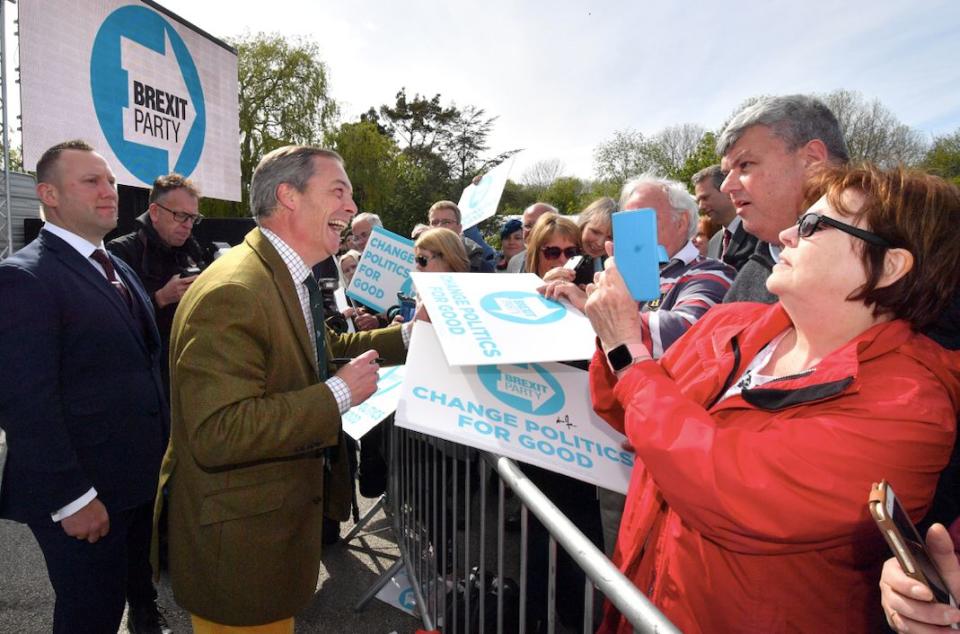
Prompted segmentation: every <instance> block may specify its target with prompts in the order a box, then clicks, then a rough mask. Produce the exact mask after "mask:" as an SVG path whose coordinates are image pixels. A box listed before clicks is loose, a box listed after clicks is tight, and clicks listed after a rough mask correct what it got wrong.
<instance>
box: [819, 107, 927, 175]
mask: <svg viewBox="0 0 960 634" xmlns="http://www.w3.org/2000/svg"><path fill="white" fill-rule="evenodd" d="M817 96H818V97H820V99H821V100H823V102H824V103H825V104H826V105H827V107H828V108H830V110H832V111H833V114H834V115H836V117H837V121H838V122H839V123H840V129H841V130H843V136H844V139H846V141H847V150H848V151H849V153H850V159H851V160H853V161H870V162H872V163H876V164H878V165H880V166H882V167H893V166H894V165H897V164H904V165H917V164H919V163H920V162H921V161H922V160H923V157H924V154H925V153H926V150H927V144H926V142H925V141H924V139H923V135H921V134H920V132H918V131H917V130H914V129H913V128H911V127H909V126H907V125H906V124H903V123H901V122H900V120H899V119H898V118H897V116H896V115H895V114H893V112H891V111H890V109H889V108H887V107H886V106H884V105H883V104H882V103H880V100H879V99H874V100H873V101H867V100H866V99H864V97H863V95H862V94H860V93H859V92H855V91H850V90H835V91H833V92H831V93H827V94H822V95H817Z"/></svg>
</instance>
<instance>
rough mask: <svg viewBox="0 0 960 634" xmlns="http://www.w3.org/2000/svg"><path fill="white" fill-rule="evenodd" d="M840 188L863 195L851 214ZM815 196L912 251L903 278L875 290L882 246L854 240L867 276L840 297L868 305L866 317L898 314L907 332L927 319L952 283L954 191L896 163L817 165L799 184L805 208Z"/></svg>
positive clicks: (956, 238)
mask: <svg viewBox="0 0 960 634" xmlns="http://www.w3.org/2000/svg"><path fill="white" fill-rule="evenodd" d="M848 189H852V190H854V191H859V192H861V193H862V194H863V195H864V198H865V200H864V203H863V206H862V207H861V208H860V209H858V210H857V211H853V210H851V209H848V208H847V207H846V206H845V205H844V204H843V201H842V200H841V194H843V192H844V191H846V190H848ZM821 196H826V197H827V201H828V202H829V203H830V205H831V206H832V207H833V208H834V209H836V210H837V212H838V213H840V214H841V215H844V216H848V217H854V218H863V221H864V223H865V224H866V228H867V229H869V230H870V231H872V232H873V233H875V234H877V235H878V236H880V237H881V238H883V239H884V240H886V241H887V242H888V243H890V244H891V245H892V248H902V249H906V250H907V251H909V252H910V253H911V254H913V268H912V269H910V271H908V272H907V274H906V275H904V276H903V277H901V278H900V279H899V280H897V281H896V282H894V283H893V284H890V285H889V286H885V287H883V288H877V284H878V283H879V281H880V277H881V276H882V275H883V264H884V259H885V255H886V251H887V248H886V247H881V246H877V245H874V244H871V243H868V242H865V241H862V240H858V241H857V242H859V243H860V245H859V248H860V249H861V259H862V261H863V266H864V270H865V271H866V277H867V281H866V282H865V283H864V285H863V286H862V287H861V288H860V289H858V290H856V291H855V292H854V293H853V294H851V296H850V297H848V299H850V300H862V301H863V302H864V304H866V305H867V306H871V305H872V306H873V313H874V315H881V314H891V315H892V316H893V317H894V318H896V319H904V320H906V321H907V322H909V323H910V325H911V326H912V327H913V328H914V329H915V330H922V329H923V328H924V327H926V326H929V325H930V324H932V323H934V322H935V321H936V320H937V318H938V317H939V316H940V314H941V313H942V312H943V310H944V309H945V308H946V307H947V304H949V302H950V301H951V299H952V298H953V295H954V293H955V292H956V289H957V285H958V283H960V249H958V248H957V245H958V244H960V188H957V186H956V185H953V184H951V183H948V182H947V181H945V180H943V179H942V178H939V177H937V176H931V175H929V174H926V173H924V172H921V171H918V170H910V169H905V168H902V167H898V168H894V169H890V170H882V169H880V168H879V167H877V166H875V165H863V166H858V167H845V166H823V167H822V168H821V169H820V170H818V171H817V172H816V173H815V174H814V175H813V177H812V178H811V179H810V180H809V181H808V183H807V189H806V207H809V206H810V205H812V204H813V203H814V202H816V201H817V200H818V199H819V198H820V197H821Z"/></svg>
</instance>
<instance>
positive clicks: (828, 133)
mask: <svg viewBox="0 0 960 634" xmlns="http://www.w3.org/2000/svg"><path fill="white" fill-rule="evenodd" d="M755 125H763V126H767V127H768V128H770V130H771V131H772V132H773V134H774V135H776V136H777V137H779V138H781V139H783V141H784V142H785V143H786V144H787V148H788V149H789V150H791V151H793V150H796V149H798V148H800V147H802V146H803V145H804V144H806V143H808V142H810V141H812V140H814V139H820V140H821V141H823V144H824V145H825V146H827V152H828V153H829V156H830V158H831V159H833V160H834V161H839V162H843V163H846V162H847V161H849V160H850V155H849V153H848V152H847V144H846V142H844V140H843V132H842V131H841V130H840V124H839V123H838V122H837V118H836V117H835V116H834V114H833V112H831V111H830V108H828V107H827V106H826V105H825V104H824V103H823V102H822V101H820V100H819V99H817V98H815V97H810V96H808V95H786V96H783V97H761V98H760V99H759V100H757V102H756V103H753V104H751V105H749V106H747V107H746V108H744V109H743V110H741V111H740V112H738V113H737V114H736V116H734V117H733V119H731V120H730V122H729V123H728V124H727V126H726V127H725V128H724V129H723V132H721V133H720V138H719V139H717V154H719V155H720V156H723V155H724V154H726V153H727V152H729V151H730V148H732V147H733V146H734V144H735V143H736V142H737V141H739V140H740V137H742V136H743V134H744V133H745V132H746V131H747V130H748V129H749V128H751V127H753V126H755Z"/></svg>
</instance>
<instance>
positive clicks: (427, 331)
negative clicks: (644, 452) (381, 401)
mask: <svg viewBox="0 0 960 634" xmlns="http://www.w3.org/2000/svg"><path fill="white" fill-rule="evenodd" d="M396 424H397V425H399V426H400V427H405V428H407V429H412V430H415V431H419V432H423V433H425V434H429V435H431V436H437V437H439V438H443V439H446V440H451V441H453V442H457V443H460V444H463V445H468V446H471V447H476V448H478V449H482V450H484V451H490V452H493V453H496V454H500V455H503V456H507V457H509V458H514V459H516V460H519V461H521V462H527V463H530V464H534V465H536V466H538V467H543V468H544V469H549V470H550V471H555V472H557V473H562V474H564V475H568V476H570V477H571V478H576V479H577V480H583V481H584V482H589V483H590V484H595V485H597V486H601V487H604V488H606V489H610V490H613V491H618V492H621V493H626V491H627V484H628V482H629V480H630V470H631V469H632V467H633V454H632V453H630V452H628V451H625V450H624V449H623V448H622V446H621V444H622V443H623V440H624V436H623V435H622V434H620V433H619V432H617V431H615V430H614V429H613V428H612V427H610V425H608V424H607V423H606V422H605V421H603V420H602V419H600V418H599V417H598V416H597V415H596V414H595V413H594V412H593V409H592V408H591V405H590V388H589V377H588V373H587V372H586V371H584V370H579V369H577V368H572V367H570V366H567V365H562V364H559V363H544V364H539V363H526V364H509V365H495V366H480V367H471V368H453V367H445V366H444V358H443V352H442V351H441V349H440V342H439V340H438V339H437V336H436V334H435V331H434V329H433V328H432V327H431V326H430V325H429V324H426V323H424V322H419V321H418V322H416V324H415V325H414V331H413V337H412V339H411V342H410V351H409V353H408V355H407V376H406V379H405V381H404V383H403V394H402V396H401V398H400V406H399V407H398V408H397V415H396Z"/></svg>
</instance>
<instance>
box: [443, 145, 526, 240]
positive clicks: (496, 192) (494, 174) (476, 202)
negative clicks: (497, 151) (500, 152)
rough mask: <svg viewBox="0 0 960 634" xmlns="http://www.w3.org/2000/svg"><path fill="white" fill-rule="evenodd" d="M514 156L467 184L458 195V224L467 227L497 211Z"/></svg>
mask: <svg viewBox="0 0 960 634" xmlns="http://www.w3.org/2000/svg"><path fill="white" fill-rule="evenodd" d="M515 156H516V155H514V156H511V157H510V158H508V159H507V160H505V161H504V162H503V163H500V165H497V166H496V167H494V168H493V169H492V170H490V171H489V172H487V173H486V174H484V175H483V177H482V178H481V179H480V181H479V182H478V183H476V184H473V183H471V184H470V185H467V187H466V189H464V190H463V193H462V194H461V195H460V202H458V203H457V207H459V208H460V226H461V227H463V228H464V229H468V228H470V227H472V226H473V225H475V224H477V223H478V222H480V221H482V220H486V219H487V218H489V217H490V216H492V215H494V214H495V213H497V205H499V204H500V197H501V196H503V188H504V187H505V186H506V185H507V177H508V176H510V169H511V168H512V167H513V160H514V157H515Z"/></svg>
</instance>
